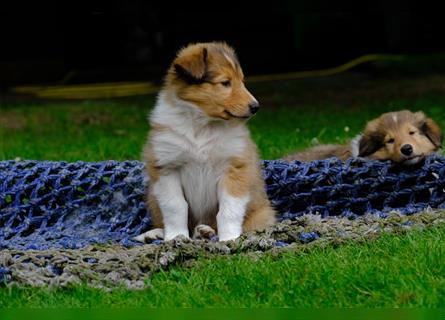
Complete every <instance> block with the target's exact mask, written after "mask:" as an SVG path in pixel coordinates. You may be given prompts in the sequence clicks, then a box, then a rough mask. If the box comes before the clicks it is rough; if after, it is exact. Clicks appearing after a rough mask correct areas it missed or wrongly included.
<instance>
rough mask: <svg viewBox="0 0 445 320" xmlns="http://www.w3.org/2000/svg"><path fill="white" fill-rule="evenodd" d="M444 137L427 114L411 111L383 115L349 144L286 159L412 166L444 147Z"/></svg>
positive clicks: (312, 149) (370, 123)
mask: <svg viewBox="0 0 445 320" xmlns="http://www.w3.org/2000/svg"><path fill="white" fill-rule="evenodd" d="M442 142H443V134H442V130H441V129H440V128H439V126H438V125H437V123H436V122H434V121H433V120H432V119H430V118H427V117H426V116H425V114H424V113H423V112H415V113H414V112H411V111H408V110H403V111H397V112H388V113H384V114H382V115H381V116H380V117H379V118H377V119H374V120H372V121H370V122H368V124H367V125H366V128H365V130H364V131H363V134H361V135H359V136H357V137H356V138H355V139H353V140H352V141H351V142H350V143H349V144H346V145H333V144H331V145H320V146H316V147H313V148H310V149H308V150H306V151H302V152H298V153H295V154H291V155H288V156H287V157H285V159H286V160H288V161H291V160H300V161H311V160H321V159H326V158H330V157H337V158H340V159H341V160H346V159H348V158H350V157H364V158H367V159H376V160H391V161H393V162H395V163H397V164H406V165H412V164H416V163H418V162H420V161H421V160H423V159H424V157H425V156H427V155H429V154H431V153H433V152H436V151H438V150H439V149H440V148H441V147H442Z"/></svg>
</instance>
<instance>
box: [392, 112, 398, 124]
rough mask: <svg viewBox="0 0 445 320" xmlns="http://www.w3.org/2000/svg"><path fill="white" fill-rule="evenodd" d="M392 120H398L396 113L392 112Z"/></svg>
mask: <svg viewBox="0 0 445 320" xmlns="http://www.w3.org/2000/svg"><path fill="white" fill-rule="evenodd" d="M392 120H394V122H395V123H397V121H398V120H397V114H393V115H392Z"/></svg>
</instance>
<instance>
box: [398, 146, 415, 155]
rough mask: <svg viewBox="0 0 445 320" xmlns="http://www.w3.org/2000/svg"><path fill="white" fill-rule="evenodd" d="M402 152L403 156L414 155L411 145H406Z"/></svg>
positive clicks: (401, 149)
mask: <svg viewBox="0 0 445 320" xmlns="http://www.w3.org/2000/svg"><path fill="white" fill-rule="evenodd" d="M400 152H402V154H404V155H405V156H409V155H411V154H412V153H413V146H412V145H410V144H404V145H403V146H402V147H401V148H400Z"/></svg>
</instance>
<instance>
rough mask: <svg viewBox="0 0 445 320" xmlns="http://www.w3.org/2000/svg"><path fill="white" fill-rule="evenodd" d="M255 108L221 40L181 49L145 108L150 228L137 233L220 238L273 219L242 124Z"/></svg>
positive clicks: (168, 237) (231, 53)
mask: <svg viewBox="0 0 445 320" xmlns="http://www.w3.org/2000/svg"><path fill="white" fill-rule="evenodd" d="M258 109H259V104H258V101H257V100H256V99H255V98H254V97H253V96H252V94H251V93H250V92H249V91H248V90H247V89H246V87H245V86H244V75H243V72H242V70H241V67H240V64H239V62H238V59H237V57H236V55H235V52H234V50H233V49H232V48H231V47H229V46H228V45H227V44H225V43H218V42H212V43H198V44H192V45H189V46H187V47H185V48H183V49H182V50H180V51H179V53H178V54H177V56H176V58H175V60H174V61H173V63H172V65H171V67H170V68H169V70H168V73H167V76H166V78H165V83H164V86H163V88H162V90H161V91H160V93H159V96H158V99H157V103H156V105H155V108H154V110H153V111H152V113H151V115H150V126H151V130H150V133H149V137H148V141H147V144H146V146H145V148H144V158H145V164H146V169H147V171H148V175H149V177H150V187H149V190H148V198H147V200H148V206H149V208H150V211H151V214H152V221H153V226H154V227H155V229H153V230H150V231H148V232H146V233H144V234H141V235H139V236H137V237H136V238H135V239H136V240H138V241H141V242H144V241H146V240H152V239H156V238H158V239H159V238H163V239H164V240H171V239H173V238H175V237H176V236H179V235H183V236H186V237H189V236H190V235H193V236H194V237H211V236H214V235H216V232H217V234H218V237H219V240H220V241H226V240H231V239H236V238H238V237H239V236H240V235H241V234H242V232H244V231H251V230H261V229H264V228H266V227H268V226H270V225H272V224H273V223H274V222H275V211H274V210H273V209H272V207H271V205H270V203H269V200H268V198H267V196H266V192H265V184H264V181H263V177H262V170H261V168H260V162H259V158H258V155H257V150H256V146H255V144H254V143H253V141H252V140H251V138H250V133H249V130H248V129H247V127H246V125H245V123H246V121H247V120H248V119H249V118H250V117H252V116H253V115H254V114H255V113H256V112H257V111H258ZM215 230H216V231H215Z"/></svg>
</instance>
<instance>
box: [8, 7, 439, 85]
mask: <svg viewBox="0 0 445 320" xmlns="http://www.w3.org/2000/svg"><path fill="white" fill-rule="evenodd" d="M242 3H243V2H242V1H238V2H235V1H211V2H191V1H182V2H181V4H176V3H174V2H172V1H156V2H152V1H142V0H134V1H124V0H114V1H89V2H82V1H77V2H68V3H66V2H63V3H60V2H57V3H49V2H38V1H35V2H31V3H28V2H20V1H16V2H11V3H9V4H5V3H2V4H1V10H0V14H1V16H0V24H1V25H0V41H1V42H0V43H1V45H0V85H1V86H2V87H7V86H11V85H16V84H24V83H26V84H29V83H60V82H61V81H62V82H65V83H83V82H96V81H127V80H155V81H159V80H160V78H161V77H162V75H163V74H164V72H165V70H166V68H167V67H168V64H169V63H170V62H171V60H172V58H173V57H174V54H175V52H176V51H177V50H178V49H179V48H180V47H181V46H184V45H186V44H187V43H188V42H197V41H212V40H224V41H226V42H228V43H229V44H230V45H232V46H234V47H235V49H236V51H237V53H238V55H239V57H240V60H241V63H242V65H243V68H244V70H245V73H246V74H249V75H252V74H264V73H272V72H285V71H297V70H307V69H317V68H324V67H331V66H335V65H338V64H340V63H344V62H346V61H348V60H350V59H352V58H355V57H357V56H359V55H362V54H367V53H402V54H414V53H441V52H443V51H444V50H445V41H444V31H445V19H444V18H443V14H442V13H441V10H436V11H435V10H433V9H432V8H428V9H429V10H423V9H425V8H424V7H426V6H424V7H423V8H422V7H418V6H416V4H414V3H410V2H409V1H407V2H403V6H400V5H399V4H396V3H392V2H388V1H373V2H370V3H367V2H362V1H360V3H355V7H354V6H353V5H351V3H334V2H328V1H326V2H316V1H315V2H314V1H283V0H280V1H268V2H265V3H263V2H251V3H244V5H241V4H242Z"/></svg>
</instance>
